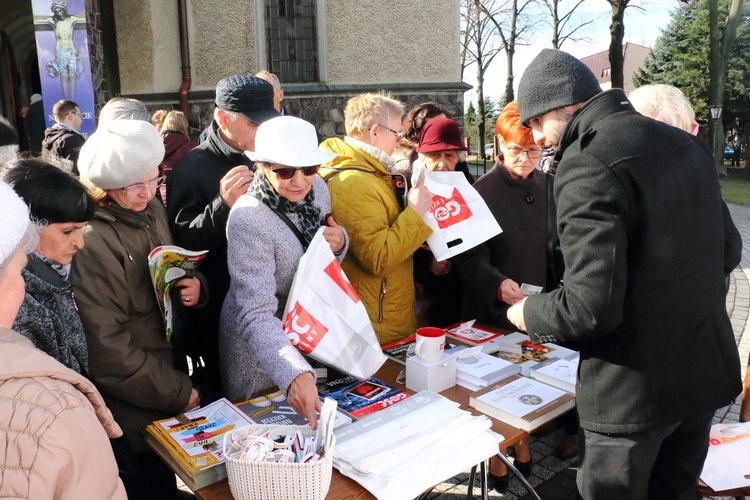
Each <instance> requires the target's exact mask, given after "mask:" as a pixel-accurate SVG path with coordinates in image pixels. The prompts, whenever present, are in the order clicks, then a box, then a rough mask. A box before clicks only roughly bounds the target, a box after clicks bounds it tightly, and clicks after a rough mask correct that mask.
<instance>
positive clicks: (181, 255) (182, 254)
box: [148, 245, 208, 341]
mask: <svg viewBox="0 0 750 500" xmlns="http://www.w3.org/2000/svg"><path fill="white" fill-rule="evenodd" d="M207 253H208V250H202V251H199V252H194V251H191V250H185V249H184V248H182V247H178V246H175V245H162V246H158V247H156V248H154V249H153V250H151V253H149V254H148V269H149V272H150V273H151V282H152V283H153V284H154V291H155V292H156V301H157V302H158V303H159V309H161V314H162V317H163V318H164V330H165V331H166V334H167V341H169V340H171V339H172V334H173V333H174V311H173V309H172V299H171V293H170V292H171V291H172V288H173V287H174V284H175V283H177V282H178V281H180V280H181V279H183V278H192V277H194V276H195V272H196V270H197V269H198V266H199V265H200V263H201V262H202V261H203V259H205V258H206V254H207Z"/></svg>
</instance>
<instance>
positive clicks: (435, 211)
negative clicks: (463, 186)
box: [430, 188, 473, 229]
mask: <svg viewBox="0 0 750 500" xmlns="http://www.w3.org/2000/svg"><path fill="white" fill-rule="evenodd" d="M430 212H432V215H433V216H434V217H435V220H436V221H437V223H438V227H439V228H440V229H445V228H446V227H450V226H452V225H453V224H458V223H459V222H462V221H465V220H466V219H468V218H469V217H471V216H472V215H473V214H472V213H471V209H470V208H469V205H467V204H466V201H465V200H464V197H463V196H461V193H460V192H459V191H458V189H456V188H453V193H452V194H451V197H450V198H443V197H442V196H433V197H432V205H430Z"/></svg>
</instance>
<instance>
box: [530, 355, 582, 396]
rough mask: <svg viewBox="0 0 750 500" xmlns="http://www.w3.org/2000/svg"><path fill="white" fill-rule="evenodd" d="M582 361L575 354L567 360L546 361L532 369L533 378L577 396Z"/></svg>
mask: <svg viewBox="0 0 750 500" xmlns="http://www.w3.org/2000/svg"><path fill="white" fill-rule="evenodd" d="M580 359H581V357H580V355H579V354H578V353H575V354H573V355H571V356H568V357H567V358H562V359H551V360H548V361H544V362H542V363H539V364H538V365H536V366H533V367H531V370H530V372H531V378H533V379H536V380H539V381H541V382H544V383H545V384H549V385H551V386H554V387H557V388H558V389H562V390H564V391H568V392H570V393H573V394H575V393H576V379H577V377H578V362H579V361H580Z"/></svg>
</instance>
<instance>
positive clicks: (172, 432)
mask: <svg viewBox="0 0 750 500" xmlns="http://www.w3.org/2000/svg"><path fill="white" fill-rule="evenodd" d="M253 423H254V422H253V420H252V419H251V418H250V417H248V416H247V415H245V413H244V412H242V411H240V409H239V408H237V407H236V406H235V405H233V404H232V403H230V402H229V401H228V400H227V399H226V398H221V399H219V400H217V401H214V402H213V403H211V404H209V405H206V406H204V407H201V408H198V409H196V410H192V411H189V412H186V413H184V414H180V415H178V416H176V417H174V418H167V419H164V420H157V421H156V422H154V423H152V424H149V425H148V426H146V433H147V434H146V441H147V442H148V443H149V444H150V445H151V446H152V448H153V449H154V451H156V453H157V454H158V455H159V456H160V457H161V458H162V459H163V460H164V461H165V462H167V463H168V464H170V465H171V466H172V469H173V470H174V471H175V473H176V474H177V475H178V476H180V478H181V479H182V480H183V481H184V482H185V484H187V485H188V486H189V487H190V488H191V489H193V490H195V489H198V488H203V487H204V486H207V485H209V484H212V483H215V482H217V481H220V480H222V479H224V478H226V477H227V473H226V468H225V466H224V454H223V451H222V449H221V445H222V440H223V438H224V434H225V433H227V432H231V431H233V430H235V429H238V428H240V427H243V426H245V425H249V424H253Z"/></svg>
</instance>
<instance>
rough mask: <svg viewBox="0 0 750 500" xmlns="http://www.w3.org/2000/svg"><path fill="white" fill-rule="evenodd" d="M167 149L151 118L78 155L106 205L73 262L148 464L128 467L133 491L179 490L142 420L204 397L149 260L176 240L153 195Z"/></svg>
mask: <svg viewBox="0 0 750 500" xmlns="http://www.w3.org/2000/svg"><path fill="white" fill-rule="evenodd" d="M163 157H164V145H163V144H162V141H161V137H160V136H159V133H158V132H157V131H156V129H155V128H154V126H153V125H151V124H150V123H148V122H145V121H140V120H113V121H110V122H108V123H106V124H104V125H102V126H100V127H99V128H98V129H97V131H96V132H95V133H94V134H92V135H91V136H90V137H89V139H88V140H87V141H86V144H84V146H83V148H81V154H80V156H79V160H78V161H79V163H78V165H79V169H80V171H81V179H82V180H84V182H86V183H87V184H89V185H90V186H91V190H92V195H93V197H94V200H95V201H97V203H98V205H99V206H98V207H97V210H96V213H95V214H94V218H93V219H92V220H91V222H90V223H89V226H88V228H86V231H85V232H84V241H85V243H86V246H85V247H84V248H83V249H81V250H80V251H79V255H78V256H77V257H76V259H75V261H74V262H73V279H74V282H75V283H76V303H77V305H78V310H79V312H80V315H81V320H82V321H83V326H84V329H85V332H86V339H87V341H88V346H89V368H90V370H89V371H90V375H91V378H92V379H93V380H94V382H96V384H97V385H98V387H99V388H100V389H101V391H102V393H103V395H104V399H105V401H107V406H109V408H110V409H111V410H112V413H114V416H115V419H116V420H117V422H118V423H119V424H120V425H121V426H122V427H123V430H124V431H125V436H126V437H127V440H128V443H129V445H130V447H131V449H132V451H133V453H134V454H135V457H134V461H135V463H137V464H138V466H139V468H140V473H139V474H134V473H133V474H128V475H124V476H123V480H124V481H125V486H126V488H127V490H128V496H130V497H131V498H152V497H153V498H171V497H173V496H174V495H175V494H176V486H175V480H174V474H173V473H171V471H170V470H169V468H168V467H167V466H166V465H165V464H164V463H163V462H162V461H161V460H160V459H159V457H158V456H156V454H154V453H153V452H151V451H150V450H149V448H148V446H147V445H146V443H145V440H144V438H143V436H142V434H141V429H142V428H143V426H145V425H146V424H148V423H150V422H152V421H154V420H157V419H162V418H167V417H170V416H173V415H175V414H177V413H179V412H183V411H187V410H190V409H193V408H195V407H196V406H198V404H199V403H200V399H199V396H198V392H197V391H196V390H195V388H193V386H192V383H191V381H190V378H189V377H188V375H187V374H186V373H183V372H182V371H181V370H179V369H177V368H176V365H175V363H180V364H182V363H184V359H185V358H184V355H183V356H182V359H181V360H180V359H178V356H176V355H175V352H173V344H172V343H170V342H169V341H168V340H167V338H166V334H165V327H164V319H163V318H162V314H161V311H160V309H159V305H158V303H157V299H156V294H155V293H154V289H153V285H152V282H151V277H150V274H149V269H148V254H149V252H150V251H151V250H152V249H153V248H154V247H157V246H159V245H169V244H171V243H172V237H171V235H170V232H169V225H168V222H167V215H166V211H165V210H164V207H163V206H162V205H161V203H160V202H159V201H158V200H156V199H155V198H154V197H155V195H156V192H157V189H158V187H159V184H160V183H161V182H162V181H163V178H162V177H159V163H161V160H162V158H163ZM177 287H178V288H180V292H179V293H180V299H181V300H180V301H179V302H180V303H179V304H178V303H176V301H174V302H173V305H174V306H175V307H180V305H182V306H193V305H195V304H196V303H198V302H199V298H200V297H199V295H200V289H201V287H200V282H199V281H198V279H196V278H190V279H182V280H180V281H178V282H177ZM176 326H177V327H178V326H179V325H176ZM179 335H180V332H179V331H176V332H175V336H176V337H178V336H179Z"/></svg>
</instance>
